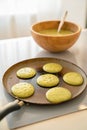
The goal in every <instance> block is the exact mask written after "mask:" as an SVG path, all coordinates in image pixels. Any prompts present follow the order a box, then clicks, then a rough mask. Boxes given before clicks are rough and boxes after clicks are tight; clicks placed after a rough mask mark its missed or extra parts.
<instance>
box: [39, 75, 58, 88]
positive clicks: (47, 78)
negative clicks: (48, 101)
mask: <svg viewBox="0 0 87 130" xmlns="http://www.w3.org/2000/svg"><path fill="white" fill-rule="evenodd" d="M58 83H59V78H58V77H57V76H55V75H53V74H43V75H40V76H39V77H38V78H37V84H38V85H40V86H43V87H53V86H56V85H57V84H58Z"/></svg>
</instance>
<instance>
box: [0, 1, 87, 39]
mask: <svg viewBox="0 0 87 130" xmlns="http://www.w3.org/2000/svg"><path fill="white" fill-rule="evenodd" d="M33 1H34V0H33ZM33 1H32V2H33ZM36 1H37V2H39V3H37V2H36ZM35 2H36V3H35ZM29 3H30V1H29ZM3 5H4V4H3ZM30 6H33V3H32V4H30ZM25 7H26V5H25ZM33 7H36V8H34V9H35V10H34V9H33V10H32V8H31V10H28V9H29V8H28V7H27V10H26V11H25V12H23V11H22V12H21V10H22V7H21V10H20V11H19V13H18V14H17V13H16V14H15V13H13V14H5V13H6V12H4V14H2V13H1V12H0V39H6V38H13V37H24V36H29V35H30V27H31V24H33V23H35V22H37V21H40V20H50V19H60V18H61V16H62V15H63V13H64V12H65V10H68V12H69V13H68V16H67V19H66V20H69V21H73V22H76V23H78V24H79V25H80V26H81V27H82V28H85V27H86V15H87V14H86V12H87V11H86V9H87V0H35V1H34V6H33ZM30 11H31V12H32V13H31V12H30Z"/></svg>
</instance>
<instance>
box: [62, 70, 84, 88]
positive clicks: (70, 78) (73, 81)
mask: <svg viewBox="0 0 87 130" xmlns="http://www.w3.org/2000/svg"><path fill="white" fill-rule="evenodd" d="M63 80H64V81H65V82H66V83H68V84H70V85H75V86H78V85H81V84H82V83H83V77H82V75H81V74H79V73H77V72H68V73H66V74H64V76H63Z"/></svg>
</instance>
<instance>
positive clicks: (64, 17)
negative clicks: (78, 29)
mask: <svg viewBox="0 0 87 130" xmlns="http://www.w3.org/2000/svg"><path fill="white" fill-rule="evenodd" d="M67 14H68V11H66V12H65V14H64V16H63V18H62V20H61V21H60V24H59V26H58V32H60V30H61V28H62V26H63V24H64V21H65V19H66V17H67Z"/></svg>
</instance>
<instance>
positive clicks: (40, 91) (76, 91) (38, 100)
mask: <svg viewBox="0 0 87 130" xmlns="http://www.w3.org/2000/svg"><path fill="white" fill-rule="evenodd" d="M51 62H54V63H59V64H61V65H62V66H63V70H62V71H61V73H60V74H58V73H57V74H56V76H58V77H59V80H60V82H59V84H58V86H62V87H65V88H68V89H69V90H70V91H71V93H72V99H73V98H75V97H77V96H79V95H80V94H81V93H82V92H83V91H84V90H85V88H86V84H87V79H86V74H85V72H84V71H83V70H82V69H81V68H80V67H78V66H77V65H75V64H73V63H71V62H68V61H66V60H62V59H57V58H45V57H44V58H33V59H29V60H24V61H21V62H19V63H16V64H14V65H13V66H11V67H10V68H9V69H8V70H7V71H6V72H5V73H4V76H3V85H4V87H5V89H6V91H7V92H8V93H9V94H10V95H12V96H13V97H15V96H14V95H13V94H12V93H11V87H12V86H13V85H14V84H16V83H19V82H29V83H31V84H33V86H34V87H35V93H34V94H33V95H32V96H31V97H29V98H25V99H21V98H20V100H22V101H24V102H28V103H34V104H51V103H50V102H49V101H48V100H47V99H46V96H45V94H46V92H47V90H48V89H50V88H43V87H40V86H39V85H38V84H37V83H36V80H37V77H38V76H40V75H41V74H45V73H46V72H44V71H43V69H42V67H43V65H44V64H46V63H51ZM23 67H32V68H34V69H36V71H37V74H36V75H35V76H34V77H33V78H30V79H20V78H18V77H17V76H16V72H17V70H19V69H20V68H23ZM70 71H75V72H78V73H80V74H81V75H82V76H83V79H84V82H83V84H82V85H80V86H78V87H76V86H72V85H68V84H66V83H65V82H64V81H63V79H62V77H63V75H64V74H65V73H66V72H70ZM15 98H16V97H15Z"/></svg>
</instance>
